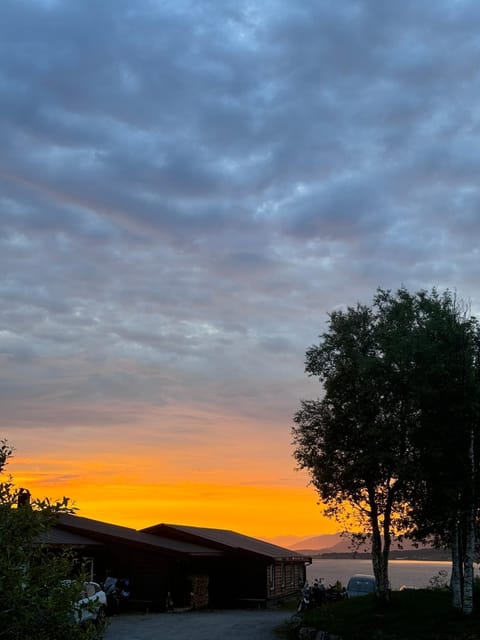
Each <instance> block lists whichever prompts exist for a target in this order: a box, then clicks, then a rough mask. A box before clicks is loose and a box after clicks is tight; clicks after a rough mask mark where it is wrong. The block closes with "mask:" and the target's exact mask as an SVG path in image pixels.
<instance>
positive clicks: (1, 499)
mask: <svg viewBox="0 0 480 640" xmlns="http://www.w3.org/2000/svg"><path fill="white" fill-rule="evenodd" d="M11 455H12V450H11V448H10V447H9V446H8V444H7V443H6V442H5V441H3V442H0V472H1V471H3V470H4V467H5V465H6V463H7V461H8V459H9V457H10V456H11ZM21 493H22V489H19V488H16V487H15V485H14V483H13V481H12V478H11V477H8V478H7V479H6V480H5V481H4V482H1V483H0V549H1V552H0V639H1V640H92V639H93V638H96V637H100V633H101V629H96V628H94V627H88V628H86V627H85V628H84V627H82V626H80V625H78V624H76V622H75V620H74V615H73V611H74V603H75V602H76V601H78V600H79V599H80V594H81V589H82V574H81V568H80V567H78V566H76V563H75V561H74V558H73V557H72V556H71V554H70V553H69V552H68V551H54V550H52V548H51V547H50V546H49V545H48V544H45V541H46V539H47V536H48V531H49V529H50V527H51V526H52V525H53V524H54V522H55V518H56V516H57V515H58V514H60V513H71V512H72V507H71V506H70V504H69V501H68V499H66V498H63V499H62V500H60V501H56V502H51V501H50V500H49V499H44V500H32V501H31V502H26V503H25V504H24V505H23V506H19V505H18V499H19V496H20V494H21ZM72 577H74V578H75V579H74V580H72V581H71V582H68V583H67V582H66V579H67V578H72Z"/></svg>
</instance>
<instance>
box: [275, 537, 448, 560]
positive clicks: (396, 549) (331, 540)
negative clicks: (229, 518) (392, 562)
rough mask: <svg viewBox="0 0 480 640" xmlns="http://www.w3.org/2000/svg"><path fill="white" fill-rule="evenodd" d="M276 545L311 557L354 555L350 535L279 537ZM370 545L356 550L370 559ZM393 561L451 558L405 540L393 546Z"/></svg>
mask: <svg viewBox="0 0 480 640" xmlns="http://www.w3.org/2000/svg"><path fill="white" fill-rule="evenodd" d="M270 541H271V542H273V543H274V544H278V545H280V546H282V547H286V548H287V549H291V550H292V551H298V552H300V553H304V554H305V555H309V556H317V555H322V556H323V555H329V556H340V555H341V556H345V555H347V556H350V555H351V554H353V553H354V551H355V550H354V549H352V544H351V541H350V538H349V537H348V535H342V534H340V533H326V534H323V535H318V536H311V537H309V538H300V537H298V536H278V537H276V538H272V539H271V540H270ZM369 551H370V548H369V545H368V544H367V545H365V546H363V547H360V549H358V550H356V554H357V555H362V556H363V555H365V557H368V554H369ZM390 557H391V558H392V559H395V558H408V557H410V558H417V559H420V558H422V559H425V560H430V559H435V560H438V559H443V558H447V559H448V558H449V553H448V551H443V550H438V549H433V548H432V547H431V546H429V545H421V546H420V547H417V546H415V545H414V544H413V543H412V542H410V541H408V540H405V541H403V542H402V543H399V542H398V541H395V542H394V543H393V544H392V549H391V553H390Z"/></svg>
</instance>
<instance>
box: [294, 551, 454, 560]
mask: <svg viewBox="0 0 480 640" xmlns="http://www.w3.org/2000/svg"><path fill="white" fill-rule="evenodd" d="M300 553H303V554H304V555H306V556H310V557H311V558H314V559H315V560H322V559H324V560H371V559H372V554H371V553H368V552H364V551H356V552H353V551H352V552H342V553H339V552H319V551H318V549H315V550H314V549H310V550H309V549H303V550H300ZM390 560H416V561H431V562H438V561H441V560H451V555H450V551H449V550H448V549H413V550H412V549H409V550H402V549H394V550H393V551H392V552H391V553H390Z"/></svg>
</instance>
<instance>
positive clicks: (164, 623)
mask: <svg viewBox="0 0 480 640" xmlns="http://www.w3.org/2000/svg"><path fill="white" fill-rule="evenodd" d="M291 615H292V614H291V613H289V612H288V611H269V610H259V611H213V612H210V611H209V612H207V611H205V612H188V613H157V614H146V615H141V614H135V615H132V614H130V615H128V614H126V615H119V616H115V617H113V618H111V619H110V624H109V626H108V629H107V631H106V633H105V636H104V640H275V638H276V636H275V633H274V629H275V627H278V626H279V625H280V624H282V623H283V622H285V621H286V620H288V619H289V618H290V617H291Z"/></svg>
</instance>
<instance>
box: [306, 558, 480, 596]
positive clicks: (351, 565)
mask: <svg viewBox="0 0 480 640" xmlns="http://www.w3.org/2000/svg"><path fill="white" fill-rule="evenodd" d="M388 566H389V575H390V587H391V588H392V589H394V590H397V589H400V587H402V586H406V587H415V588H416V589H424V588H426V587H428V586H429V585H430V581H431V580H432V579H435V578H438V577H439V576H440V577H442V579H443V575H445V574H444V573H443V572H446V579H447V581H448V580H449V579H450V574H451V568H452V564H451V562H449V561H432V560H424V561H420V560H390V561H389V563H388ZM440 572H442V574H440ZM355 573H366V574H370V575H372V574H373V569H372V561H371V560H362V559H354V558H350V559H344V558H342V559H338V560H336V559H332V558H328V559H327V558H326V559H321V558H320V559H315V560H312V564H311V565H309V566H307V580H308V582H309V583H310V584H312V583H313V581H314V580H315V578H319V579H320V578H322V581H323V584H324V585H325V586H326V587H328V585H329V584H335V582H336V581H337V580H339V581H340V582H341V583H342V585H343V586H346V585H347V582H348V579H349V578H350V576H352V575H353V574H355ZM475 576H480V570H479V566H478V565H475Z"/></svg>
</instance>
